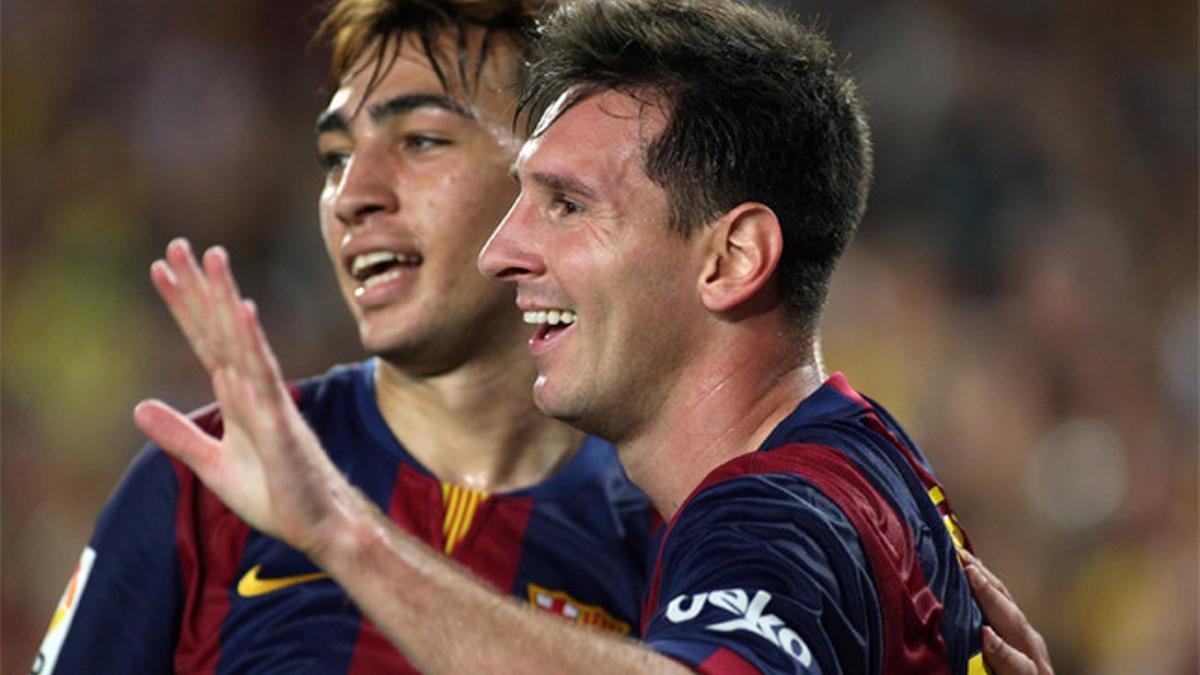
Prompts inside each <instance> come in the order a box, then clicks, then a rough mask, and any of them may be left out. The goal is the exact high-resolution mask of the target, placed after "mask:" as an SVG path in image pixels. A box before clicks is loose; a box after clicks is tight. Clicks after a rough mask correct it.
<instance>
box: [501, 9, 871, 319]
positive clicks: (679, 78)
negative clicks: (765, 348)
mask: <svg viewBox="0 0 1200 675" xmlns="http://www.w3.org/2000/svg"><path fill="white" fill-rule="evenodd" d="M533 57H534V59H535V61H534V62H533V64H532V67H531V71H530V73H529V75H528V78H529V81H528V85H527V87H526V90H525V93H524V95H523V97H522V99H521V102H520V109H521V110H522V111H523V112H525V113H527V114H528V116H527V118H526V119H527V120H528V129H527V131H528V132H530V133H532V132H533V131H534V129H535V128H536V125H537V123H538V120H539V119H540V118H541V116H542V114H543V113H544V111H546V110H547V109H548V108H549V107H550V106H551V105H552V104H553V103H554V102H555V101H556V100H557V99H558V98H560V97H561V96H562V95H563V94H564V93H566V92H571V93H570V97H571V98H570V99H569V100H568V101H566V105H564V106H562V107H561V108H560V112H559V113H558V114H559V115H561V114H562V112H565V111H566V110H568V109H569V108H570V106H571V105H573V104H575V103H578V102H579V101H580V100H582V99H584V98H586V97H587V96H589V95H590V94H592V93H595V92H598V91H601V90H607V89H612V90H617V91H621V92H624V93H627V94H629V95H631V96H634V97H635V98H638V99H639V100H642V101H644V102H646V104H647V105H661V106H662V108H663V111H664V113H665V114H666V116H667V125H666V128H665V129H664V130H663V132H662V133H661V134H660V135H659V136H658V138H656V139H654V140H653V141H652V142H650V143H649V144H648V146H647V147H646V149H645V151H644V155H643V169H644V170H645V172H646V175H647V176H648V177H649V178H650V179H651V180H653V181H654V182H655V183H657V184H658V185H660V186H662V187H663V188H664V190H665V191H666V193H667V198H668V202H669V206H670V223H669V226H670V227H671V228H672V229H673V230H675V231H676V232H678V233H679V234H681V235H683V236H688V235H690V233H692V232H694V231H696V230H697V229H698V228H701V227H704V226H705V225H706V224H709V223H711V222H712V221H714V220H715V219H716V218H718V217H719V216H720V215H722V214H723V213H725V212H727V211H728V210H730V209H732V208H733V207H735V206H737V205H738V204H741V203H744V202H750V201H753V202H761V203H763V204H765V205H767V206H768V207H770V208H771V209H772V210H773V211H774V212H775V213H776V215H777V217H778V218H779V221H780V223H781V228H782V232H783V240H784V247H783V256H782V259H781V261H780V263H779V267H778V269H777V272H776V279H777V283H778V285H779V289H780V292H781V294H782V297H783V302H784V310H785V312H786V315H787V316H788V318H789V319H790V320H791V323H792V325H793V326H794V327H795V328H796V329H798V330H799V331H800V332H801V334H802V335H808V334H811V332H812V331H815V330H816V326H817V322H818V320H819V317H820V313H821V310H822V308H823V306H824V304H825V298H826V296H827V295H828V289H829V279H830V276H831V275H832V273H833V269H834V266H835V265H836V263H837V259H838V258H839V257H840V256H841V254H842V252H843V251H844V250H845V247H846V245H847V244H848V243H849V241H850V239H851V238H852V237H853V234H854V230H855V228H856V227H857V224H858V222H859V220H861V218H862V214H863V211H864V209H865V203H866V197H867V192H868V190H869V186H870V181H871V168H872V156H871V143H870V135H869V131H868V128H867V122H866V117H865V115H864V112H863V109H862V105H861V103H860V102H859V99H858V95H857V93H856V88H855V86H854V83H853V81H852V80H851V79H850V78H849V77H848V76H847V75H846V74H845V73H844V72H843V71H842V69H841V68H840V67H839V64H838V63H837V62H836V58H835V56H834V53H833V51H832V49H831V47H830V46H829V43H828V42H827V41H826V40H825V38H824V37H823V36H822V35H821V34H820V33H819V32H818V31H817V30H815V29H812V28H809V27H806V26H804V25H802V24H800V23H799V22H797V21H795V20H793V19H792V18H790V17H788V16H786V15H784V14H781V13H778V12H775V11H771V10H766V9H761V8H754V7H749V6H746V5H741V4H736V3H734V2H731V1H728V0H578V1H577V2H572V3H569V4H564V5H562V6H561V7H560V8H559V9H558V10H557V11H556V12H554V13H552V14H551V15H550V16H549V17H547V18H546V20H545V21H544V22H543V24H542V25H541V26H540V28H539V40H538V44H537V45H536V50H535V53H534V54H533Z"/></svg>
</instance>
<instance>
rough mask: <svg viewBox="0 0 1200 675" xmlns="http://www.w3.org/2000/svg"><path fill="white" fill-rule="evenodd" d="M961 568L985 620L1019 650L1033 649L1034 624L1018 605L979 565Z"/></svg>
mask: <svg viewBox="0 0 1200 675" xmlns="http://www.w3.org/2000/svg"><path fill="white" fill-rule="evenodd" d="M964 571H965V573H966V575H967V581H968V582H969V583H970V584H971V590H972V592H973V594H974V596H975V601H976V602H977V603H978V604H979V610H980V611H981V612H983V616H984V617H985V618H986V619H987V621H988V623H989V624H991V625H992V626H994V627H995V629H996V630H997V631H998V632H999V634H1000V635H1003V636H1004V638H1005V639H1006V640H1008V641H1009V642H1011V643H1012V644H1013V645H1015V646H1016V647H1017V648H1018V649H1020V650H1021V651H1022V652H1024V653H1026V654H1034V653H1036V652H1034V651H1033V645H1032V644H1031V642H1030V640H1031V639H1032V637H1031V634H1032V633H1033V628H1032V627H1031V626H1030V625H1029V621H1028V620H1027V619H1026V618H1025V614H1024V613H1023V612H1022V611H1021V608H1020V607H1018V606H1017V604H1016V603H1015V602H1013V600H1012V598H1010V597H1008V596H1007V595H1005V594H1003V593H1002V592H1001V590H1000V588H999V587H998V586H996V584H994V583H992V582H991V579H990V578H989V577H987V576H986V575H985V574H984V573H983V571H982V569H981V566H980V565H969V566H967V567H966V568H965V570H964Z"/></svg>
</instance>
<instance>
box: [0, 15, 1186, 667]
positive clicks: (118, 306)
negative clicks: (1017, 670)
mask: <svg viewBox="0 0 1200 675" xmlns="http://www.w3.org/2000/svg"><path fill="white" fill-rule="evenodd" d="M787 6H788V7H791V8H792V9H794V10H795V11H796V12H797V13H798V14H800V15H802V16H813V17H817V19H818V21H819V23H820V24H821V25H823V26H825V27H826V29H827V30H828V32H829V33H830V34H831V36H832V38H833V41H834V44H835V46H836V47H837V49H838V51H839V52H841V53H843V54H846V55H848V64H849V67H850V68H851V69H852V70H853V71H854V72H855V73H857V76H858V79H859V81H860V84H861V88H862V90H863V92H864V94H865V97H866V99H867V101H868V109H869V112H870V115H871V121H872V126H873V129H874V136H875V145H876V156H877V171H876V176H877V177H876V183H875V188H874V192H873V195H872V197H871V201H870V207H869V210H868V213H867V217H866V219H865V221H864V223H863V225H862V228H861V230H860V234H859V238H858V241H857V243H856V244H855V245H854V246H853V247H852V250H851V252H850V254H849V255H848V257H847V259H846V260H845V262H844V263H843V264H842V266H841V268H840V270H839V272H838V274H837V277H836V280H835V289H834V294H833V298H832V300H831V304H830V307H829V310H828V313H827V317H826V320H825V329H824V330H825V356H826V362H827V365H828V366H829V368H830V369H831V370H842V371H844V372H845V373H847V375H848V376H849V377H850V379H851V381H852V382H854V383H855V384H856V385H857V386H858V388H859V389H861V390H863V391H865V392H867V393H869V394H871V395H872V396H874V397H875V398H877V399H879V400H881V401H883V402H884V403H885V404H886V405H887V406H888V407H890V409H891V410H892V412H893V413H895V414H896V415H897V416H898V417H899V418H900V419H901V420H903V421H904V422H905V424H906V426H907V427H908V429H909V431H910V432H911V434H912V435H913V436H914V438H916V439H917V441H918V443H920V444H921V445H922V446H923V447H924V449H925V451H926V453H927V454H928V455H929V456H930V458H931V460H932V461H933V463H934V465H935V467H937V469H938V471H939V473H940V477H941V478H942V480H943V482H944V483H945V484H947V485H948V486H949V491H950V494H951V498H952V501H953V503H954V505H955V508H956V510H957V511H958V513H959V516H960V518H961V519H962V521H963V523H964V525H965V526H966V528H967V530H968V532H969V533H970V535H971V537H972V539H973V540H974V543H975V546H976V548H977V550H978V552H979V553H980V555H981V556H982V558H983V559H984V560H985V562H987V563H988V564H989V565H990V566H991V567H992V569H993V570H995V571H996V572H998V573H999V574H1000V576H1001V577H1002V578H1003V579H1004V580H1005V581H1006V582H1007V584H1008V586H1009V588H1010V589H1011V590H1012V591H1013V592H1014V594H1015V595H1016V597H1017V598H1018V600H1019V601H1020V604H1021V605H1022V607H1023V608H1024V609H1025V610H1026V612H1027V613H1028V614H1029V615H1030V617H1031V618H1032V620H1033V622H1034V624H1035V625H1036V626H1037V627H1038V628H1039V629H1040V630H1041V631H1042V633H1043V634H1044V635H1045V636H1046V638H1047V639H1048V641H1049V644H1050V649H1051V653H1052V654H1053V656H1054V660H1055V664H1056V666H1057V667H1058V670H1059V672H1061V673H1134V672H1136V673H1183V674H1188V673H1197V672H1198V666H1197V634H1198V626H1197V577H1198V571H1197V546H1198V535H1197V531H1198V524H1197V482H1198V481H1197V476H1198V468H1197V455H1198V447H1197V444H1198V439H1197V410H1198V392H1197V390H1198V386H1197V382H1198V375H1197V352H1198V344H1200V337H1198V335H1197V320H1198V319H1197V306H1198V300H1197V247H1198V243H1197V230H1198V227H1197V181H1198V180H1200V177H1198V175H1197V99H1196V96H1197V72H1196V71H1197V61H1196V59H1197V45H1196V39H1197V33H1196V30H1197V26H1196V14H1197V8H1196V5H1195V3H1194V2H1184V1H1182V0H1161V1H1153V0H1151V1H1149V2H1142V3H1131V2H1115V1H1113V0H1098V1H1096V2H1090V3H1081V2H1051V1H1050V0H975V1H973V2H951V1H949V0H904V1H903V2H901V1H900V0H887V1H885V0H880V1H873V2H867V1H865V0H853V1H847V0H842V1H841V2H834V1H833V0H824V1H815V0H814V1H807V0H798V1H796V2H792V3H788V4H787ZM3 15H4V20H3V23H2V24H0V44H2V47H3V54H2V59H0V62H2V64H3V69H2V78H0V87H2V90H3V115H2V120H3V128H2V133H3V137H2V146H3V153H2V161H3V166H2V171H3V188H4V191H3V201H2V214H0V215H2V219H3V231H2V237H3V238H2V249H0V251H2V292H3V295H2V302H3V304H2V310H3V317H2V324H0V325H2V338H3V344H2V357H3V358H2V368H3V370H2V374H3V390H2V397H3V398H2V402H3V409H2V420H0V421H2V427H0V429H2V432H3V436H2V467H0V469H2V479H3V484H2V486H0V487H2V501H0V506H2V517H3V520H2V524H0V532H2V552H3V560H2V564H0V570H2V581H3V585H2V597H3V614H2V616H0V621H2V630H3V657H2V661H0V667H2V668H3V671H4V672H5V673H9V672H11V673H19V672H25V671H26V670H27V669H28V666H29V664H30V662H31V660H32V658H33V655H34V653H35V651H36V648H37V645H38V643H39V642H40V640H41V637H42V634H43V632H44V631H45V629H46V626H47V625H48V623H49V620H50V615H51V613H52V611H53V608H54V605H55V603H56V602H57V599H58V596H59V595H60V594H61V592H62V589H63V586H64V584H65V582H66V580H67V578H68V575H69V573H70V571H71V569H72V568H73V567H74V565H75V561H76V559H77V557H78V555H79V551H80V550H81V548H82V547H83V546H84V545H85V543H86V542H87V539H88V536H89V533H90V530H91V527H92V523H93V521H94V519H95V517H96V514H97V513H98V511H99V509H100V508H101V506H102V505H103V503H104V501H105V500H106V498H107V497H108V495H109V493H110V492H111V491H112V489H113V487H114V486H115V484H116V482H117V481H118V479H119V478H120V476H121V474H122V473H123V471H124V470H125V468H126V466H127V464H128V462H129V461H130V460H131V458H132V457H133V455H134V453H135V452H136V451H137V450H138V448H139V447H140V446H141V445H142V443H143V442H144V441H143V439H142V438H141V436H140V435H139V433H138V432H137V431H136V429H135V428H134V426H133V424H132V422H131V420H130V411H131V409H132V407H133V405H134V404H135V403H136V402H137V401H138V400H139V399H140V398H142V397H146V396H150V395H153V396H157V397H160V398H163V399H165V400H167V401H169V402H171V403H173V404H175V405H177V406H182V407H184V408H191V407H197V406H199V405H202V404H204V403H205V402H207V401H208V399H209V397H210V393H209V391H208V382H207V379H206V378H205V377H204V376H203V375H202V372H201V369H200V368H199V366H198V364H196V363H195V362H194V360H193V357H192V356H191V354H190V352H189V350H188V349H187V347H186V345H185V344H184V342H183V340H182V339H181V338H180V336H179V335H178V334H177V333H176V330H175V328H174V326H173V324H171V323H170V319H169V317H168V315H167V313H166V311H165V310H164V309H163V308H162V307H161V306H160V304H159V302H158V300H157V298H156V296H155V295H154V293H153V290H152V288H151V286H150V284H149V282H148V280H147V268H148V266H149V264H150V262H151V261H152V260H153V259H154V258H155V257H157V256H158V255H159V254H160V253H161V251H162V250H163V247H164V246H165V245H166V243H167V241H169V240H170V238H172V237H174V236H177V235H185V236H188V237H190V238H192V240H193V241H194V242H196V243H197V244H198V245H200V246H206V245H210V244H215V243H221V244H224V245H225V246H226V247H228V248H229V250H230V251H231V253H232V256H233V262H234V267H235V269H236V272H237V274H238V277H239V279H240V281H241V283H242V287H243V289H244V290H245V291H246V292H247V294H248V295H250V296H252V297H254V298H256V299H257V300H258V302H259V306H260V307H261V308H262V313H263V316H264V321H265V323H266V326H267V329H268V333H269V334H270V335H271V336H273V337H274V342H275V346H276V349H277V351H278V352H279V354H280V358H281V361H282V363H283V365H284V368H285V372H287V373H289V374H291V375H292V376H297V377H298V376H302V375H309V374H313V373H318V372H322V371H324V370H325V369H326V368H327V367H328V366H329V365H330V364H332V363H334V362H340V361H348V360H353V359H357V358H360V357H361V352H360V350H359V348H358V344H357V339H356V337H355V334H354V332H353V329H352V325H351V323H350V321H349V314H348V312H347V311H346V310H345V309H344V308H343V307H342V304H341V301H340V299H339V297H338V296H337V295H336V292H335V289H334V284H333V277H332V274H331V273H330V271H329V269H328V263H327V262H326V260H325V257H324V250H323V248H322V244H321V241H320V237H319V234H318V229H317V217H316V208H315V207H316V199H317V191H318V188H319V185H320V171H319V169H318V166H317V162H316V160H315V150H314V147H313V135H312V124H313V120H314V118H315V115H316V113H317V111H318V110H319V109H320V108H321V107H323V104H324V100H323V96H322V92H321V86H322V84H323V81H324V73H325V58H326V55H325V52H324V51H323V50H321V49H315V50H313V49H308V48H307V41H308V39H309V34H310V32H311V29H312V28H313V27H314V26H315V25H316V23H317V22H318V21H319V14H318V13H317V10H316V8H315V7H314V6H313V5H312V4H311V3H308V2H295V1H292V2H279V1H277V0H276V1H273V2H268V1H266V0H254V1H251V0H205V1H204V2H198V1H197V2H159V1H157V0H108V1H107V2H104V3H94V2H83V1H82V0H4V3H3Z"/></svg>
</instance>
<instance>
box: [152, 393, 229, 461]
mask: <svg viewBox="0 0 1200 675" xmlns="http://www.w3.org/2000/svg"><path fill="white" fill-rule="evenodd" d="M133 421H134V424H136V425H137V426H138V428H139V429H141V430H142V433H144V434H146V435H147V436H149V437H150V440H152V441H154V442H155V443H157V444H158V445H159V446H161V447H162V449H163V450H166V451H167V453H168V454H170V455H171V456H172V457H175V458H176V459H178V460H180V461H182V462H183V463H184V464H186V465H188V467H189V468H190V469H191V470H192V471H193V472H195V473H196V474H197V475H200V476H204V475H205V474H206V473H208V471H207V470H206V469H208V467H209V465H210V464H211V463H212V462H213V461H214V458H215V457H216V451H217V447H218V446H219V444H220V443H219V441H217V440H216V439H215V438H213V437H212V436H210V435H208V434H206V433H205V432H204V431H202V430H201V429H200V427H198V426H196V423H195V422H193V421H192V420H191V419H190V418H188V417H187V416H186V415H184V414H183V413H181V412H179V411H178V410H176V409H174V408H172V407H171V406H169V405H167V404H166V403H163V402H162V401H158V400H154V399H150V400H146V401H142V402H141V403H138V404H137V406H135V407H134V409H133Z"/></svg>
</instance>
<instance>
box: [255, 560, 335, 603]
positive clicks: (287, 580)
mask: <svg viewBox="0 0 1200 675" xmlns="http://www.w3.org/2000/svg"><path fill="white" fill-rule="evenodd" d="M261 569H262V565H255V566H254V567H251V568H250V571H249V572H246V574H245V575H244V576H243V577H242V578H241V580H240V581H238V585H237V592H238V595H240V596H242V597H243V598H253V597H255V596H258V595H266V594H267V593H274V592H275V591H278V590H279V589H281V588H287V587H288V586H295V585H296V584H303V583H306V582H309V581H316V580H317V579H326V578H328V577H329V575H328V574H327V573H325V572H310V573H309V574H295V575H293V576H290V577H279V578H277V579H260V578H259V576H258V572H259V570H261Z"/></svg>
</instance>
